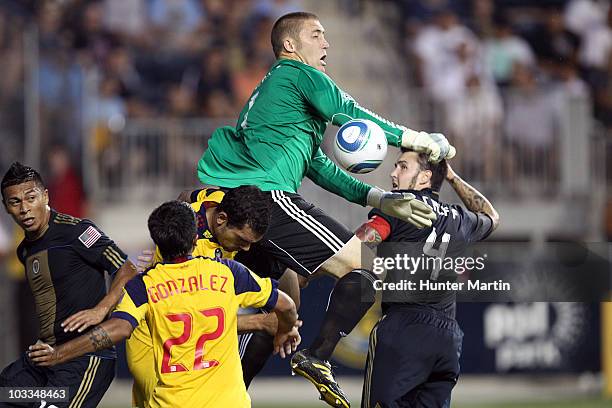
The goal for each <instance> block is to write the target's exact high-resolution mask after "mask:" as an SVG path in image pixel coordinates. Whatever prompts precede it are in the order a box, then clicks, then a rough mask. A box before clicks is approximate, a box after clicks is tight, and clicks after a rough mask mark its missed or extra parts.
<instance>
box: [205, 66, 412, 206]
mask: <svg viewBox="0 0 612 408" xmlns="http://www.w3.org/2000/svg"><path fill="white" fill-rule="evenodd" d="M356 118H361V119H369V120H372V121H374V122H376V123H378V124H379V125H380V126H381V127H382V129H383V130H384V131H385V134H386V136H387V142H388V143H389V144H390V145H393V146H399V145H400V143H401V137H402V133H403V131H404V129H405V128H404V127H403V126H399V125H396V124H394V123H392V122H390V121H388V120H386V119H384V118H382V117H380V116H378V115H376V114H375V113H373V112H371V111H368V110H367V109H365V108H363V107H361V106H359V104H357V102H355V100H354V99H353V98H352V97H351V96H350V95H348V94H347V93H345V92H343V91H342V90H341V89H340V88H338V86H337V85H336V84H335V83H334V81H332V80H331V79H330V78H329V77H328V76H327V75H326V74H325V73H323V72H320V71H317V70H316V69H315V68H312V67H311V66H309V65H306V64H304V63H302V62H299V61H294V60H288V59H280V60H278V61H277V62H276V63H275V64H274V65H273V66H272V68H271V69H270V71H268V73H267V74H266V76H265V77H264V78H263V80H262V81H261V83H260V84H259V85H258V86H257V88H256V89H255V90H254V91H253V94H252V95H251V98H250V99H249V101H248V103H247V104H246V106H245V107H244V108H243V109H242V112H240V116H239V118H238V123H237V125H236V127H235V128H233V127H222V128H219V129H217V130H215V132H214V133H213V135H212V137H211V138H210V140H209V142H208V148H207V149H206V151H205V152H204V155H203V156H202V158H201V159H200V161H199V162H198V177H199V178H200V180H201V181H202V182H203V183H206V184H212V185H216V186H221V187H228V188H231V187H238V186H241V185H245V184H251V185H255V186H258V187H259V188H261V189H262V190H263V191H270V190H281V191H286V192H290V193H295V192H297V190H298V188H299V187H300V185H301V184H302V179H303V178H304V177H308V178H310V179H311V180H312V181H314V182H315V183H316V184H318V185H319V186H321V187H323V188H324V189H326V190H328V191H330V192H332V193H334V194H337V195H340V196H342V197H344V198H346V199H347V200H349V201H352V202H354V203H358V204H361V205H365V204H366V199H367V195H368V192H369V190H370V188H371V186H369V185H368V184H366V183H363V182H361V181H359V180H357V179H356V178H354V177H352V176H350V175H348V174H347V173H345V172H344V171H343V170H341V169H340V168H338V166H336V164H335V163H334V162H332V161H331V160H330V159H329V158H328V157H327V156H326V155H325V154H324V153H323V151H322V150H321V148H320V145H321V142H322V141H323V134H324V133H325V128H326V127H327V124H328V123H329V122H331V123H333V124H334V125H337V126H342V125H343V124H344V123H346V122H347V121H349V120H351V119H356Z"/></svg>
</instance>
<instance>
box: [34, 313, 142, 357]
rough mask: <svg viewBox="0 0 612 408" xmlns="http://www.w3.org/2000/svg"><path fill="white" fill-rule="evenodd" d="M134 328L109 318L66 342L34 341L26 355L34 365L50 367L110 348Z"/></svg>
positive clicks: (128, 334) (122, 321)
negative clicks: (58, 343) (56, 343)
mask: <svg viewBox="0 0 612 408" xmlns="http://www.w3.org/2000/svg"><path fill="white" fill-rule="evenodd" d="M132 330H134V328H133V327H132V325H131V324H130V323H129V322H128V321H127V320H123V319H116V318H113V319H109V320H107V321H105V322H104V323H102V324H100V325H98V326H96V327H94V328H93V329H92V330H91V331H90V332H89V333H87V334H84V335H82V336H79V337H77V338H76V339H73V340H70V341H69V342H67V343H64V344H61V345H59V346H56V347H51V346H50V345H48V344H46V343H36V344H33V345H31V346H30V347H29V352H28V357H29V358H30V360H32V361H33V362H34V363H35V364H36V365H39V366H43V367H50V366H54V365H57V364H61V363H65V362H66V361H69V360H72V359H74V358H76V357H80V356H82V355H84V354H87V353H92V352H94V351H98V350H103V349H106V348H110V347H112V346H113V344H116V343H118V342H120V341H121V340H123V339H126V338H128V337H129V336H130V334H131V333H132Z"/></svg>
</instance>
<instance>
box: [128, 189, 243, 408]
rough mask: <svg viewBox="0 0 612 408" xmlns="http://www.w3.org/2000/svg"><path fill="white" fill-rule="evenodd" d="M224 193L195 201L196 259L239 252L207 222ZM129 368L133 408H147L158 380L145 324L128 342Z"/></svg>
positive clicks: (202, 194)
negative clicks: (219, 239) (210, 210)
mask: <svg viewBox="0 0 612 408" xmlns="http://www.w3.org/2000/svg"><path fill="white" fill-rule="evenodd" d="M224 195H225V193H224V192H223V191H221V190H217V189H203V190H200V191H198V192H197V193H196V195H195V197H193V198H194V199H195V201H194V202H193V203H192V204H191V207H192V208H193V210H194V211H195V213H196V219H197V228H198V241H197V243H196V247H195V248H194V250H193V254H192V255H193V256H206V257H210V258H213V257H214V258H229V259H233V258H234V255H235V254H236V252H235V251H234V252H229V251H226V250H224V249H223V247H221V245H219V244H218V243H217V242H216V241H215V240H214V238H213V235H212V232H211V231H210V228H209V226H208V222H207V220H206V209H207V208H210V207H211V206H216V205H219V203H220V202H221V200H223V197H224ZM161 261H162V257H161V254H160V253H159V249H158V248H156V250H155V256H154V258H153V263H154V264H157V263H158V262H161ZM125 347H126V357H127V363H128V367H129V369H130V372H131V373H132V376H133V377H134V385H133V387H132V406H133V407H138V408H145V407H147V401H148V400H149V398H150V397H151V394H152V392H153V388H154V387H155V384H156V383H157V377H156V375H155V371H154V370H153V365H154V361H153V354H152V348H153V345H152V341H151V332H150V331H149V327H148V325H147V324H146V322H144V321H143V322H141V324H139V325H138V327H136V328H135V329H134V331H133V332H132V335H131V336H130V337H129V338H128V339H127V340H126V342H125Z"/></svg>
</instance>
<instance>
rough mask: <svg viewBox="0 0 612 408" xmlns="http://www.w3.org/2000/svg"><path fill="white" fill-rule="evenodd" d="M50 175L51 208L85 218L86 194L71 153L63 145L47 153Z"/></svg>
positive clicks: (53, 147) (56, 146) (54, 147)
mask: <svg viewBox="0 0 612 408" xmlns="http://www.w3.org/2000/svg"><path fill="white" fill-rule="evenodd" d="M47 161H48V166H49V173H48V174H49V175H48V176H47V189H48V190H49V203H50V205H51V207H53V208H54V209H55V210H57V211H59V212H61V213H67V214H70V215H73V216H75V217H78V218H83V217H84V216H85V206H86V204H85V194H84V192H83V183H82V180H81V179H80V177H79V176H78V174H77V172H76V170H75V168H74V166H73V165H72V161H71V159H70V153H69V151H68V149H66V147H65V146H63V145H54V146H52V147H51V148H50V149H49V152H48V153H47Z"/></svg>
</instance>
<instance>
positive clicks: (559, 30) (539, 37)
mask: <svg viewBox="0 0 612 408" xmlns="http://www.w3.org/2000/svg"><path fill="white" fill-rule="evenodd" d="M530 43H531V45H532V46H533V49H534V51H535V53H536V54H537V56H538V60H539V61H540V66H542V67H543V68H544V69H547V70H551V69H553V65H554V64H556V63H557V62H565V63H573V64H575V63H576V62H577V61H578V48H579V46H580V38H579V37H578V36H577V35H576V34H574V33H572V32H571V31H570V30H568V29H567V27H566V26H565V22H564V21H563V14H562V12H561V10H559V9H549V10H547V11H546V14H545V21H544V24H543V25H541V26H540V27H539V28H538V29H537V30H536V31H535V33H534V34H533V35H532V36H531V41H530Z"/></svg>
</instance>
